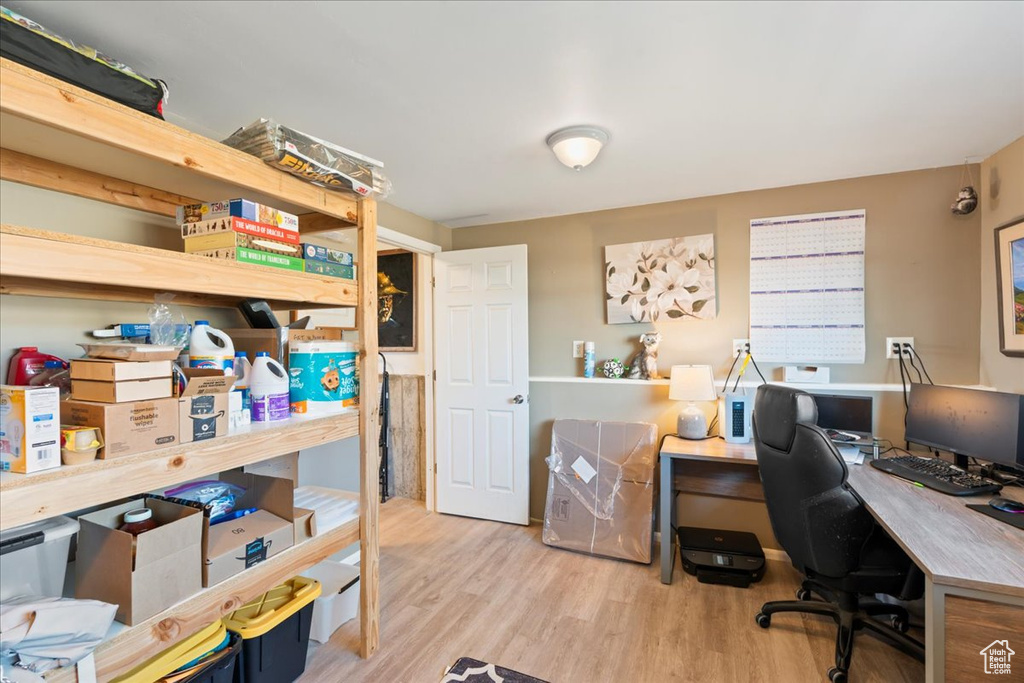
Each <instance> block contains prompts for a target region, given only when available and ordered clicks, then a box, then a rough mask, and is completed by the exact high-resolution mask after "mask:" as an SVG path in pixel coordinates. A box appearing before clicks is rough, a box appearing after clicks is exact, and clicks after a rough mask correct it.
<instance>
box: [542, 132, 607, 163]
mask: <svg viewBox="0 0 1024 683" xmlns="http://www.w3.org/2000/svg"><path fill="white" fill-rule="evenodd" d="M547 142H548V146H549V147H550V148H551V151H552V152H554V153H555V156H556V157H558V160H559V161H561V162H562V163H563V164H565V165H566V166H568V167H569V168H571V169H575V170H577V171H579V170H580V169H582V168H583V167H584V166H587V165H589V164H590V163H591V162H592V161H593V160H594V159H596V158H597V155H598V153H599V152H600V151H601V148H602V147H604V144H605V143H606V142H608V133H606V132H605V131H603V130H601V129H600V128H597V127H595V126H573V127H571V128H563V129H562V130H558V131H555V132H554V133H552V134H551V135H549V136H548V140H547Z"/></svg>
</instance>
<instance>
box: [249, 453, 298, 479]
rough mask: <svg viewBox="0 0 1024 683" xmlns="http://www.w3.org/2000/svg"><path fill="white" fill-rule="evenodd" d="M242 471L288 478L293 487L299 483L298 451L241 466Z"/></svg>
mask: <svg viewBox="0 0 1024 683" xmlns="http://www.w3.org/2000/svg"><path fill="white" fill-rule="evenodd" d="M242 471H243V472H249V473H251V474H262V475H264V476H266V477H280V478H281V479H290V480H291V482H292V488H295V487H296V486H298V485H299V454H298V452H295V453H285V454H284V455H279V456H277V457H276V458H270V459H269V460H264V461H262V462H255V463H253V464H251V465H245V466H244V467H242Z"/></svg>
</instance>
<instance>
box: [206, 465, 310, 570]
mask: <svg viewBox="0 0 1024 683" xmlns="http://www.w3.org/2000/svg"><path fill="white" fill-rule="evenodd" d="M220 479H221V481H226V482H229V483H232V484H235V485H236V486H241V487H242V488H244V489H245V493H243V494H242V495H240V496H239V497H238V499H237V500H236V501H235V509H236V510H244V509H246V508H251V507H255V508H259V510H258V511H257V512H254V513H252V514H251V515H246V516H245V517H240V518H238V519H236V520H232V521H230V522H222V523H221V524H214V525H212V526H211V525H210V518H209V511H206V512H204V514H203V586H213V585H215V584H218V583H220V582H221V581H224V580H225V579H228V578H230V577H232V576H234V575H235V574H238V573H239V572H241V571H244V570H246V569H248V568H249V567H252V566H254V565H257V564H259V563H260V562H263V561H264V560H267V559H269V558H271V557H273V556H274V555H277V554H278V553H280V552H281V551H283V550H287V549H288V548H290V547H292V545H294V543H295V537H296V528H297V524H296V519H297V517H298V520H299V524H307V525H308V523H309V522H308V521H305V522H304V521H303V520H304V519H305V518H306V513H309V516H312V513H311V512H309V511H308V510H302V509H301V508H300V509H298V510H296V508H295V503H294V494H293V493H292V482H291V481H289V480H287V479H279V478H277V477H266V476H262V475H259V474H246V473H244V472H239V471H237V470H233V471H229V472H222V473H221V475H220Z"/></svg>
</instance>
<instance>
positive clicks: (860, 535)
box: [753, 384, 924, 683]
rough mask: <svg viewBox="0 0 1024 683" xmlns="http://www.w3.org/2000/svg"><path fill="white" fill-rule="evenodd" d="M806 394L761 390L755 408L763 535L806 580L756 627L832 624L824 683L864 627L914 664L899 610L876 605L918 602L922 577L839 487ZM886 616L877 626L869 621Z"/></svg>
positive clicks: (842, 672)
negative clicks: (784, 622)
mask: <svg viewBox="0 0 1024 683" xmlns="http://www.w3.org/2000/svg"><path fill="white" fill-rule="evenodd" d="M817 417H818V411H817V407H816V406H815V405H814V399H813V397H812V396H811V395H810V394H807V393H805V392H803V391H798V390H795V389H789V388H787V387H781V386H775V385H770V384H769V385H764V386H761V387H760V388H758V390H757V396H756V398H755V400H754V417H753V426H754V447H755V449H756V451H757V464H758V469H759V470H760V472H761V482H762V483H763V485H764V496H765V503H766V505H767V506H768V517H769V519H770V520H771V524H772V531H774V532H775V537H776V538H777V539H778V540H779V543H780V544H781V545H782V548H783V549H784V550H785V551H786V553H788V554H789V557H790V559H791V560H792V562H793V566H794V567H796V568H797V569H798V570H799V571H800V573H801V574H803V575H804V576H805V577H806V580H805V581H804V582H803V585H802V586H801V588H800V590H799V591H797V600H786V601H777V602H766V603H765V604H764V605H763V606H762V607H761V611H760V612H758V614H757V616H756V620H757V623H758V625H759V626H761V627H762V628H768V626H769V625H770V624H771V615H773V614H776V613H779V612H802V613H805V614H821V615H826V616H830V617H832V618H833V619H834V620H835V622H836V623H837V624H838V625H839V631H838V634H837V635H836V665H835V667H833V668H831V669H829V671H828V677H829V679H830V680H831V681H833V683H845V681H846V679H847V673H848V671H849V669H850V656H851V655H852V653H853V634H854V632H855V631H858V630H860V629H864V628H866V629H869V630H871V631H872V632H874V633H876V634H877V635H879V636H882V637H883V638H885V639H887V640H888V641H890V643H891V644H893V645H895V646H896V647H898V648H899V649H901V650H903V651H904V652H906V653H907V654H910V655H911V656H914V657H916V658H918V659H920V660H923V659H924V646H923V645H922V644H921V643H919V642H918V641H916V640H914V639H913V638H910V637H909V636H907V635H906V630H907V628H908V626H909V616H908V614H907V611H906V609H904V608H903V607H901V606H899V605H892V604H888V603H884V602H881V601H879V600H877V599H875V598H874V597H872V596H874V595H875V594H878V593H884V594H886V595H891V596H894V597H898V598H900V599H903V600H912V599H915V598H919V597H921V595H922V593H923V592H924V582H923V575H922V574H921V572H920V570H918V569H917V568H916V567H915V566H914V564H913V562H911V560H910V558H909V557H907V555H906V553H904V552H903V550H902V549H901V548H900V547H899V546H898V545H896V543H895V542H894V541H893V540H892V539H891V538H889V536H888V535H887V534H886V533H885V531H884V530H883V529H882V528H881V527H880V526H879V525H878V524H877V523H876V522H875V521H874V519H873V518H872V517H871V514H870V513H869V512H868V511H867V509H866V508H865V507H864V504H863V503H862V502H861V500H860V499H859V498H858V497H857V495H856V494H855V493H854V492H853V490H852V489H850V487H849V486H847V484H846V477H847V473H848V472H847V469H846V463H844V462H843V458H842V457H841V456H840V455H839V451H837V450H836V447H835V446H834V445H833V444H832V442H831V441H830V440H829V439H828V437H827V436H826V435H825V433H824V432H823V431H822V430H821V429H820V428H819V427H818V426H817V425H816V424H815V423H816V422H817ZM879 616H889V617H890V619H889V623H888V624H885V623H883V622H881V621H880V620H879V619H876V617H879Z"/></svg>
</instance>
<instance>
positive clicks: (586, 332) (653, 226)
mask: <svg viewBox="0 0 1024 683" xmlns="http://www.w3.org/2000/svg"><path fill="white" fill-rule="evenodd" d="M960 173H961V169H960V168H958V167H949V168H940V169H931V170H924V171H914V172H909V173H899V174H891V175H882V176H872V177H867V178H856V179H851V180H842V181H835V182H828V183H816V184H812V185H802V186H795V187H785V188H778V189H772V190H764V191H756V192H744V193H737V194H731V195H721V196H716V197H706V198H700V199H693V200H685V201H678V202H669V203H664V204H653V205H647V206H638V207H630V208H624V209H615V210H609V211H600V212H594V213H585V214H576V215H571V216H560V217H555V218H545V219H538V220H532V221H522V222H516V223H505V224H498V225H487V226H479V227H474V228H462V229H458V230H455V231H454V232H453V238H452V246H453V248H455V249H470V248H475V247H487V246H496V245H502V244H527V245H528V247H529V257H528V258H529V280H530V296H529V302H530V374H531V375H532V376H579V375H580V374H581V367H580V364H579V361H577V360H574V359H572V358H571V353H570V352H571V343H572V341H573V340H574V339H583V340H592V341H595V342H596V348H597V358H598V360H599V361H600V360H602V359H605V358H611V357H618V358H622V359H623V360H625V358H626V357H627V356H629V355H631V354H632V353H633V351H634V350H635V347H636V345H635V343H634V340H635V338H636V337H637V336H638V335H639V334H640V333H641V332H643V331H646V330H649V329H651V327H652V325H649V324H631V325H606V324H605V312H604V280H603V263H604V258H603V256H604V250H603V247H604V246H605V245H608V244H620V243H626V242H634V241H639V240H651V239H660V238H666V237H678V236H684V235H696V234H702V233H714V234H715V244H716V252H717V261H718V262H717V268H718V297H719V316H718V318H717V319H716V320H709V321H700V320H688V321H682V322H678V321H673V322H667V323H662V322H659V323H658V324H657V325H656V327H657V328H658V329H660V330H661V331H662V333H663V335H664V337H665V340H664V342H663V343H662V348H661V354H660V358H659V365H660V366H661V367H663V368H668V367H669V366H670V365H672V364H676V363H707V364H711V365H712V366H714V367H715V369H716V373H717V374H718V376H719V377H723V376H724V375H725V372H726V371H727V370H728V366H729V363H730V361H731V357H730V352H731V340H732V339H733V338H734V337H736V338H741V337H747V336H748V335H747V329H748V327H747V325H748V286H749V222H750V220H751V219H753V218H760V217H766V216H779V215H788V214H797V213H808V212H816V211H835V210H840V209H866V210H867V246H866V258H865V260H866V264H865V265H866V301H867V332H866V338H867V357H866V362H865V363H864V364H863V365H833V366H832V367H831V372H832V381H833V382H899V381H900V380H899V371H898V367H897V366H896V365H895V363H893V362H891V361H886V360H885V358H884V348H883V347H884V338H885V337H886V336H913V337H915V338H916V342H917V348H918V350H919V351H920V353H921V354H922V356H923V357H924V358H925V359H926V361H927V363H928V369H929V371H930V372H931V375H932V377H933V378H934V379H935V381H936V382H940V383H949V384H976V383H977V382H978V345H979V326H978V323H979V319H978V300H979V297H980V291H979V282H978V278H977V277H976V275H975V274H976V273H977V272H978V270H979V268H980V254H979V243H978V239H977V235H978V231H979V230H980V224H981V219H980V215H979V214H978V212H975V213H974V214H971V215H969V216H953V215H952V214H951V213H950V210H949V206H950V203H951V202H952V200H953V198H954V197H955V193H956V190H957V188H958V182H959V177H960ZM974 173H975V175H977V173H978V169H977V168H974ZM581 179H582V178H581ZM753 351H754V355H755V357H756V355H757V349H754V350H753ZM761 367H762V370H764V372H765V374H766V375H768V377H769V379H773V378H775V375H774V367H773V366H771V365H769V364H767V363H764V364H761ZM751 373H752V370H751ZM751 376H752V374H750V375H748V378H750V377H751ZM667 394H668V391H667V388H666V387H664V386H650V387H648V386H638V387H637V386H628V385H620V386H605V385H583V384H552V383H538V382H534V383H531V386H530V401H531V404H530V407H531V411H530V412H531V418H530V420H531V439H532V444H531V446H532V447H531V453H532V457H531V472H532V474H531V478H532V482H531V483H532V486H531V515H532V516H534V517H540V516H542V514H543V504H544V496H545V481H546V467H545V465H544V462H543V458H544V456H545V455H546V452H547V450H548V444H549V440H550V433H551V432H550V429H551V420H553V419H554V418H556V417H582V418H591V419H629V420H647V421H655V422H657V423H658V424H659V426H660V427H661V430H662V432H666V431H674V417H675V414H676V412H677V411H678V407H677V406H676V405H675V404H674V403H672V402H670V401H668V398H667ZM875 396H876V401H877V402H878V403H880V405H879V407H878V409H877V410H876V413H877V416H876V422H877V425H876V430H877V431H878V432H879V433H880V434H881V435H882V436H884V437H886V438H890V439H893V440H899V439H901V438H902V403H901V401H900V398H899V393H898V392H888V393H886V394H876V395H875ZM748 507H749V506H748ZM735 509H737V510H739V508H735ZM760 509H761V510H762V512H763V508H760ZM743 512H744V517H746V518H750V515H749V514H747V508H746V507H745V508H744V511H743ZM739 517H740V515H737V519H736V520H735V525H734V526H736V527H739V526H742V525H743V523H744V521H743V520H742V519H739ZM698 521H699V520H698ZM755 521H756V523H752V524H751V525H748V526H752V527H754V529H755V530H757V529H760V528H762V527H763V526H764V522H763V518H762V519H761V520H755ZM708 523H718V524H723V525H724V524H725V522H723V520H721V519H719V518H717V517H716V518H715V519H714V522H711V521H709V522H708Z"/></svg>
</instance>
